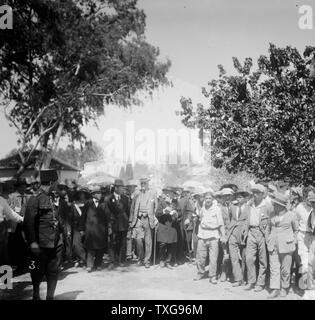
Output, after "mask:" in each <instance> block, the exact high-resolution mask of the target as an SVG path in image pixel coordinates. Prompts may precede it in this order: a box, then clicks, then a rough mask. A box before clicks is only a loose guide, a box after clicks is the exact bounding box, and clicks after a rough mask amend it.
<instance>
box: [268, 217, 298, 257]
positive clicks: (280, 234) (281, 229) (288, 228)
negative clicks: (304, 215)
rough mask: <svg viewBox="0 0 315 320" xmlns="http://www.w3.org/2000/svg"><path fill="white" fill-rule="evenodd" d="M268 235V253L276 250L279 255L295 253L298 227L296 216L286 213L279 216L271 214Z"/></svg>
mask: <svg viewBox="0 0 315 320" xmlns="http://www.w3.org/2000/svg"><path fill="white" fill-rule="evenodd" d="M269 228H270V234H269V236H268V239H267V248H268V251H269V252H273V251H274V250H277V251H278V252H279V253H289V252H294V251H295V244H296V234H297V232H298V229H299V226H298V221H297V217H296V214H295V213H294V212H292V211H287V212H285V213H284V214H283V215H282V219H281V220H279V216H278V215H276V214H274V213H272V214H271V216H270V223H269Z"/></svg>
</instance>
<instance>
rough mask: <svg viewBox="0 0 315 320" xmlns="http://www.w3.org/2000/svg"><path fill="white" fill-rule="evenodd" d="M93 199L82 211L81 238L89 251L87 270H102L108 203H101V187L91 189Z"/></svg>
mask: <svg viewBox="0 0 315 320" xmlns="http://www.w3.org/2000/svg"><path fill="white" fill-rule="evenodd" d="M90 190H91V195H92V199H90V200H88V201H87V202H86V204H85V205H84V207H83V210H82V217H81V218H82V219H81V227H80V230H81V236H82V237H83V238H84V247H85V249H86V251H87V258H86V264H87V268H86V270H87V271H88V272H92V270H93V268H96V269H97V270H101V266H102V261H103V255H104V251H105V247H106V241H107V229H108V220H109V217H108V212H107V211H108V210H106V203H105V202H100V199H101V197H102V190H101V187H100V186H92V187H90Z"/></svg>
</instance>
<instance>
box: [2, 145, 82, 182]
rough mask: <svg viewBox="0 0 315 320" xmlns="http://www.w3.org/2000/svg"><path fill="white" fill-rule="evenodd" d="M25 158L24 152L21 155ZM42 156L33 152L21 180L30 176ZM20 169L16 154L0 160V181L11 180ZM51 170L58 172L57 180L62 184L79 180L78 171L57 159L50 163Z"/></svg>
mask: <svg viewBox="0 0 315 320" xmlns="http://www.w3.org/2000/svg"><path fill="white" fill-rule="evenodd" d="M23 155H24V156H27V153H26V152H25V153H24V154H23ZM41 155H42V153H41V152H40V151H35V152H34V154H33V155H32V157H31V159H30V164H29V165H28V166H27V168H26V169H25V171H24V172H23V174H22V175H21V178H27V177H30V176H32V175H33V174H34V173H35V171H36V169H35V164H36V161H37V160H38V158H39V157H40V156H41ZM19 167H20V157H19V155H18V154H15V155H12V156H10V157H7V158H4V159H2V160H0V180H2V181H5V180H9V179H10V178H13V176H14V175H15V173H16V172H17V170H18V169H19ZM50 168H51V169H56V170H57V172H58V176H59V180H60V181H62V182H64V181H65V180H66V179H67V180H70V181H71V180H77V179H78V178H79V174H80V169H79V168H77V167H75V166H73V165H72V164H69V163H67V162H65V161H63V160H61V159H59V158H57V157H53V158H52V160H51V163H50Z"/></svg>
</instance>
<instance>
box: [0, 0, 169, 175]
mask: <svg viewBox="0 0 315 320" xmlns="http://www.w3.org/2000/svg"><path fill="white" fill-rule="evenodd" d="M6 2H7V3H8V4H9V5H10V6H11V7H12V8H14V28H13V30H2V31H0V97H1V98H2V101H3V104H4V108H5V113H6V117H7V119H8V120H9V121H10V123H11V125H13V126H15V128H16V129H17V133H18V135H19V140H18V149H19V154H20V157H21V168H20V170H19V172H18V174H21V173H22V172H23V170H24V168H25V167H26V166H27V164H28V161H29V159H30V156H31V154H32V152H33V151H34V150H36V149H37V148H38V147H40V148H41V149H42V150H44V151H45V152H44V153H43V154H44V155H45V156H44V158H43V159H41V163H39V164H38V165H39V166H41V165H43V166H45V167H49V164H50V159H51V156H52V155H53V153H54V152H55V151H56V150H57V147H58V143H59V141H60V138H61V137H62V136H68V137H69V138H70V139H71V140H74V141H80V142H82V143H83V142H84V141H85V136H84V135H83V133H82V131H81V128H82V126H83V125H84V124H86V123H88V122H90V121H95V120H96V119H97V118H98V116H99V115H100V114H102V113H103V112H104V105H106V104H109V103H113V104H116V105H118V106H122V107H127V106H128V105H130V104H137V103H140V101H139V100H138V99H137V95H136V93H137V92H138V91H139V90H145V91H149V92H151V91H152V90H153V89H154V88H156V87H157V86H159V85H160V84H168V81H167V78H166V73H167V71H168V69H169V67H170V62H169V61H166V62H161V61H159V50H158V48H156V47H154V46H152V45H150V44H149V43H148V42H146V40H145V36H144V31H145V14H144V12H143V11H142V10H139V9H138V8H137V0H128V1H121V0H85V1H78V0H56V1H53V2H52V1H45V0H25V1H20V0H19V1H17V0H9V1H6ZM30 143H33V148H32V149H31V151H30V152H29V156H28V157H26V158H25V157H24V156H23V154H22V153H23V151H25V150H26V149H28V145H29V144H30Z"/></svg>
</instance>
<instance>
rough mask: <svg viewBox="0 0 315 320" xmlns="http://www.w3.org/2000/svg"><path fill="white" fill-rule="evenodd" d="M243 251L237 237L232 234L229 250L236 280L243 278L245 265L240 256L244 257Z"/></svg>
mask: <svg viewBox="0 0 315 320" xmlns="http://www.w3.org/2000/svg"><path fill="white" fill-rule="evenodd" d="M242 251H243V250H242V247H241V245H240V243H239V242H238V240H237V238H236V237H235V236H234V235H233V234H232V235H231V236H230V239H229V252H230V259H231V264H232V271H233V277H234V281H242V280H243V272H242V271H243V267H242V264H241V260H240V258H241V259H242Z"/></svg>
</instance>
